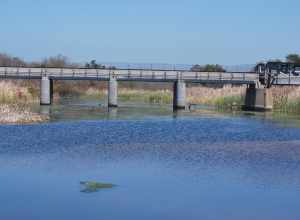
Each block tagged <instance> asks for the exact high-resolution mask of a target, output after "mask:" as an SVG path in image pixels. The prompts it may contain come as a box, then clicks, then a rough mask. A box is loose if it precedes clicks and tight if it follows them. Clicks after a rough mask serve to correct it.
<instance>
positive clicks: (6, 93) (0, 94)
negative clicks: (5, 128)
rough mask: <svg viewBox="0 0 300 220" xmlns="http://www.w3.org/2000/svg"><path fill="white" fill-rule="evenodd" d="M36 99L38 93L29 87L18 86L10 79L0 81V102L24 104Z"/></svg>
mask: <svg viewBox="0 0 300 220" xmlns="http://www.w3.org/2000/svg"><path fill="white" fill-rule="evenodd" d="M38 100H39V99H38V95H37V94H36V92H35V91H33V89H32V88H31V87H25V86H20V85H17V84H15V83H13V82H10V81H0V104H13V103H22V104H24V103H33V102H37V101H38Z"/></svg>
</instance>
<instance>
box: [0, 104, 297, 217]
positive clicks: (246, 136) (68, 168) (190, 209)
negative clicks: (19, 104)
mask: <svg viewBox="0 0 300 220" xmlns="http://www.w3.org/2000/svg"><path fill="white" fill-rule="evenodd" d="M99 104H101V103H95V102H89V101H84V102H81V101H80V102H69V103H65V105H58V106H53V107H52V108H50V109H49V108H43V109H41V110H39V111H42V112H44V113H45V114H50V115H51V122H50V123H45V124H37V125H2V126H0V138H1V142H0V180H1V187H0V204H1V205H0V219H1V220H2V219H3V220H14V219H26V220H27V219H30V220H31V219H33V220H35V219H36V220H40V219H46V220H48V219H49V220H50V219H51V220H52V219H91V220H94V219H105V220H106V219H108V220H109V219H122V220H123V219H130V220H131V219H217V220H219V219H230V220H234V219H249V220H250V219H251V220H253V219H262V220H268V219H270V220H271V219H272V220H276V219H280V220H282V219H285V220H290V219H291V220H292V219H295V220H298V219H300V209H299V205H300V128H299V127H298V125H297V124H298V122H299V119H297V118H292V119H291V118H286V117H282V118H280V119H275V118H273V116H272V115H269V114H266V115H265V114H257V115H253V114H243V113H242V114H235V115H233V114H220V113H215V112H213V111H198V112H192V113H188V112H187V113H178V114H173V113H172V111H171V110H170V108H169V107H168V106H165V107H158V106H156V107H149V106H140V107H137V108H135V107H133V106H130V105H129V106H128V105H127V106H126V107H121V108H119V109H118V110H117V111H115V110H114V111H107V109H106V108H103V107H99ZM80 181H98V182H104V183H113V184H116V185H117V186H116V187H114V188H112V189H103V190H100V191H98V192H94V193H84V192H81V191H82V187H81V186H80Z"/></svg>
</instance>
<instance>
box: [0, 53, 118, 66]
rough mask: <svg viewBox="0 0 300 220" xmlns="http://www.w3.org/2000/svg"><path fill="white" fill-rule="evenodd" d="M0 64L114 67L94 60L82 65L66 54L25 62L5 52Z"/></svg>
mask: <svg viewBox="0 0 300 220" xmlns="http://www.w3.org/2000/svg"><path fill="white" fill-rule="evenodd" d="M0 66H7V67H9V66H13V67H41V68H46V67H50V68H51V67H57V68H63V67H67V68H68V67H69V68H81V67H85V68H97V69H108V68H109V69H115V67H114V66H105V65H102V64H99V63H97V61H96V60H91V61H90V62H86V63H85V64H84V65H82V64H78V63H74V62H71V61H70V59H69V58H68V57H66V56H63V55H61V54H59V55H57V56H50V57H48V58H44V59H42V60H41V61H33V62H26V61H24V60H23V59H21V58H19V57H14V56H10V55H8V54H5V53H0Z"/></svg>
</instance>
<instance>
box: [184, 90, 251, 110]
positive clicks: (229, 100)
mask: <svg viewBox="0 0 300 220" xmlns="http://www.w3.org/2000/svg"><path fill="white" fill-rule="evenodd" d="M245 92H246V87H245V86H224V87H221V88H213V87H206V86H197V87H190V88H188V89H187V99H188V102H189V103H192V104H204V105H214V106H217V107H219V108H227V107H228V108H229V107H231V106H242V104H243V100H244V95H245Z"/></svg>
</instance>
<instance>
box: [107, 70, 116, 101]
mask: <svg viewBox="0 0 300 220" xmlns="http://www.w3.org/2000/svg"><path fill="white" fill-rule="evenodd" d="M108 107H118V81H117V78H116V76H113V75H112V76H110V77H109V81H108Z"/></svg>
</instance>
